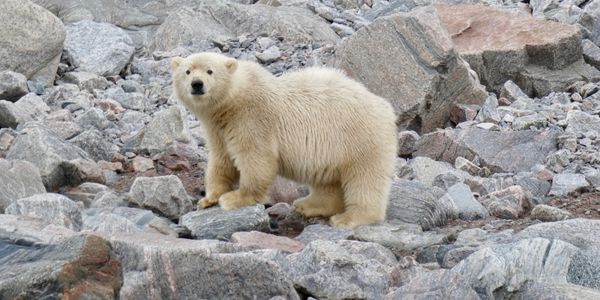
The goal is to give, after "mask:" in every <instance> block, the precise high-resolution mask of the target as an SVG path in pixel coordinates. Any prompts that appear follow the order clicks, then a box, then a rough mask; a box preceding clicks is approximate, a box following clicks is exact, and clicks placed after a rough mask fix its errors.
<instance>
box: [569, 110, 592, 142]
mask: <svg viewBox="0 0 600 300" xmlns="http://www.w3.org/2000/svg"><path fill="white" fill-rule="evenodd" d="M566 121H567V128H566V130H565V131H566V132H568V133H573V134H575V135H577V136H582V135H584V134H586V133H587V132H588V131H594V132H596V133H597V134H600V117H598V116H597V115H592V114H588V113H585V112H583V111H580V110H570V111H569V112H568V113H567V119H566Z"/></svg>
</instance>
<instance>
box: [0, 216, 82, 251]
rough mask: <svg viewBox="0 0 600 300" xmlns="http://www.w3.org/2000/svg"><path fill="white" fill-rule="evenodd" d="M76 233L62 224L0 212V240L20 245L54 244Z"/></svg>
mask: <svg viewBox="0 0 600 300" xmlns="http://www.w3.org/2000/svg"><path fill="white" fill-rule="evenodd" d="M77 234H78V233H77V232H75V231H73V230H71V229H68V228H66V227H64V226H60V225H54V224H48V222H45V221H43V220H40V219H36V218H30V217H26V216H21V215H5V214H0V240H2V241H12V242H20V243H21V245H26V244H30V245H35V244H56V243H59V242H60V241H62V240H64V239H67V238H69V237H72V236H74V235H77Z"/></svg>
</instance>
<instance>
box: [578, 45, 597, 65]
mask: <svg viewBox="0 0 600 300" xmlns="http://www.w3.org/2000/svg"><path fill="white" fill-rule="evenodd" d="M581 46H582V47H583V59H585V62H586V63H588V64H590V65H592V66H594V67H596V68H600V47H598V46H596V44H594V42H592V41H590V40H588V39H584V40H583V41H581Z"/></svg>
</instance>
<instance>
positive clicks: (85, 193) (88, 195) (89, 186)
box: [63, 182, 110, 207]
mask: <svg viewBox="0 0 600 300" xmlns="http://www.w3.org/2000/svg"><path fill="white" fill-rule="evenodd" d="M108 191H110V188H109V187H107V186H105V185H103V184H100V183H95V182H84V183H82V184H80V185H79V186H77V187H75V188H72V189H69V190H67V191H64V192H63V195H65V196H67V197H68V198H69V199H71V200H73V201H80V202H83V204H84V206H85V207H89V206H90V205H91V203H92V202H93V201H94V198H95V197H96V195H97V194H99V193H103V192H108Z"/></svg>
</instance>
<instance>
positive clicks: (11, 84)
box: [0, 70, 29, 102]
mask: <svg viewBox="0 0 600 300" xmlns="http://www.w3.org/2000/svg"><path fill="white" fill-rule="evenodd" d="M28 91H29V89H28V88H27V77H25V76H24V75H23V74H19V73H15V72H13V71H8V70H7V71H2V72H0V100H8V101H12V102H15V101H17V100H19V98H21V97H22V96H24V95H25V94H27V92H28Z"/></svg>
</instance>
